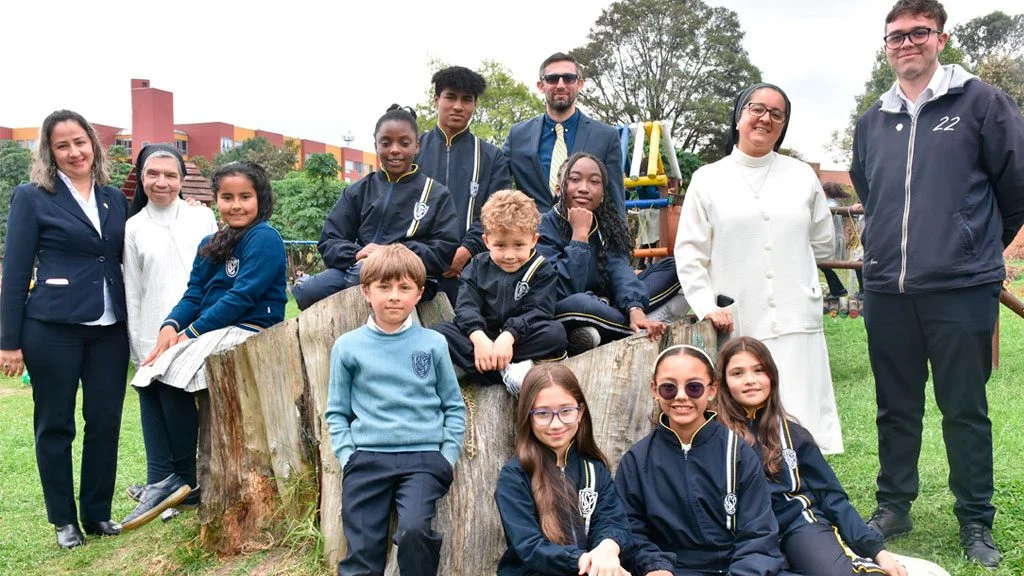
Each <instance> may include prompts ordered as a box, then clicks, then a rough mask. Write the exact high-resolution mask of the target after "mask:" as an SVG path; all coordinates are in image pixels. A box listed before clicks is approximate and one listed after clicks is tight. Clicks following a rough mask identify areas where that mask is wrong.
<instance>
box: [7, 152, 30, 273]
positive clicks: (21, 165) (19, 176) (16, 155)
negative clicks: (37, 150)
mask: <svg viewBox="0 0 1024 576" xmlns="http://www.w3.org/2000/svg"><path fill="white" fill-rule="evenodd" d="M31 167H32V153H31V152H30V151H29V150H28V148H23V147H22V146H21V145H19V144H18V143H17V142H15V141H13V140H2V141H0V257H2V256H3V250H4V246H5V245H6V241H7V213H8V211H10V209H11V193H12V192H14V187H15V186H17V185H18V184H21V183H22V182H26V181H28V177H29V170H30V169H31Z"/></svg>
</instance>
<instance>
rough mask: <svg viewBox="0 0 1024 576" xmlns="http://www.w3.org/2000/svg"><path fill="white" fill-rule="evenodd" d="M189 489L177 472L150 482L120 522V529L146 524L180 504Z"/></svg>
mask: <svg viewBox="0 0 1024 576" xmlns="http://www.w3.org/2000/svg"><path fill="white" fill-rule="evenodd" d="M191 491H192V489H191V488H189V487H188V484H186V483H185V481H184V480H182V479H181V476H178V475H177V474H171V475H170V476H168V477H167V478H164V479H163V480H161V481H159V482H157V483H156V484H150V485H149V486H147V487H146V490H145V491H144V492H143V493H142V499H141V500H140V501H139V505H138V506H136V507H135V510H133V511H132V513H131V514H129V515H128V516H127V517H125V519H124V521H123V522H121V529H122V530H134V529H136V528H138V527H140V526H142V525H144V524H146V523H147V522H149V521H150V520H152V519H154V518H156V517H157V516H159V515H160V513H161V512H163V511H164V510H167V509H168V508H173V507H175V506H177V505H178V504H180V503H181V501H182V500H184V499H185V497H186V496H188V494H189V492H191Z"/></svg>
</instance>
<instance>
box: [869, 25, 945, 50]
mask: <svg viewBox="0 0 1024 576" xmlns="http://www.w3.org/2000/svg"><path fill="white" fill-rule="evenodd" d="M932 32H934V33H936V34H942V30H936V29H934V28H914V29H913V30H911V31H910V32H893V33H892V34H887V35H886V36H885V37H884V38H882V40H885V47H886V48H888V49H889V50H895V49H897V48H899V47H900V46H903V41H904V40H906V39H907V38H910V43H911V44H913V45H914V46H920V45H921V44H924V43H925V42H927V41H928V38H930V37H931V35H932Z"/></svg>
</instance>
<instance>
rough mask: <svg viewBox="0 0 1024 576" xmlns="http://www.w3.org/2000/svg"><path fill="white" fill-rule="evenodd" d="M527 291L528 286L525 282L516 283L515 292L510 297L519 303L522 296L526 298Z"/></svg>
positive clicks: (528, 289)
mask: <svg viewBox="0 0 1024 576" xmlns="http://www.w3.org/2000/svg"><path fill="white" fill-rule="evenodd" d="M529 291H530V284H529V283H527V282H526V281H525V280H520V281H519V282H516V291H515V294H513V295H512V297H513V298H515V300H516V302H519V300H521V299H522V297H523V296H526V294H527V293H528V292H529Z"/></svg>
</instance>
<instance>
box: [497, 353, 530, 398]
mask: <svg viewBox="0 0 1024 576" xmlns="http://www.w3.org/2000/svg"><path fill="white" fill-rule="evenodd" d="M530 368H533V360H523V361H522V362H509V363H508V366H505V368H504V369H503V370H502V371H501V381H502V382H504V383H505V389H506V390H508V393H509V394H511V395H513V396H518V395H519V391H520V390H521V389H522V388H523V379H524V378H526V373H527V372H529V371H530Z"/></svg>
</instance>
